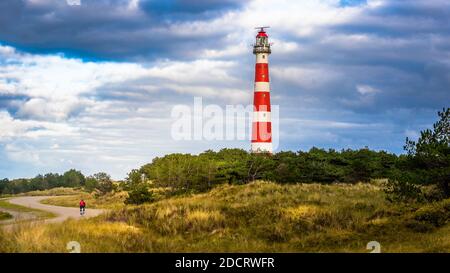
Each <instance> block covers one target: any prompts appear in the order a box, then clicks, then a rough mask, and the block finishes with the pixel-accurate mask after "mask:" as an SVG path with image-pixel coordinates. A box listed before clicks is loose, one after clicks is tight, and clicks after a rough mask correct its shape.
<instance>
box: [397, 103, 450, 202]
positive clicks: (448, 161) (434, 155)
mask: <svg viewBox="0 0 450 273" xmlns="http://www.w3.org/2000/svg"><path fill="white" fill-rule="evenodd" d="M438 116H439V118H440V119H439V120H438V121H437V122H436V123H434V124H433V129H432V130H431V129H426V130H423V131H421V132H420V137H419V139H418V140H417V141H413V140H411V139H409V138H406V144H405V146H404V149H405V151H406V152H407V155H406V157H405V159H404V160H401V161H399V163H400V164H401V165H400V167H399V168H400V170H401V171H402V174H400V175H396V176H394V177H393V178H391V181H390V184H391V187H390V188H388V192H389V189H390V192H389V193H391V194H393V195H399V196H401V195H405V193H404V192H407V193H408V194H410V193H411V191H413V192H414V191H415V192H418V191H417V185H433V186H435V187H436V188H437V189H438V190H439V191H440V194H441V195H442V197H443V198H448V197H450V189H449V182H450V144H449V140H450V108H447V109H445V108H444V109H443V111H442V112H438ZM393 183H396V186H397V188H398V189H397V190H394V187H393V186H392V185H393ZM412 185H413V186H412ZM408 189H411V190H410V191H409V190H408ZM402 192H403V193H402ZM417 198H418V199H420V198H421V196H417Z"/></svg>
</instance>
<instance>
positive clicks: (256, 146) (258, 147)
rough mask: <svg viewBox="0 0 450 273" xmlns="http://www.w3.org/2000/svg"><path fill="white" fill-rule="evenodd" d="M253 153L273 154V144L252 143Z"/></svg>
mask: <svg viewBox="0 0 450 273" xmlns="http://www.w3.org/2000/svg"><path fill="white" fill-rule="evenodd" d="M252 153H272V143H271V142H252Z"/></svg>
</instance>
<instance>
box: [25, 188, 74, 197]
mask: <svg viewBox="0 0 450 273" xmlns="http://www.w3.org/2000/svg"><path fill="white" fill-rule="evenodd" d="M82 192H83V191H82V190H81V189H75V188H62V187H61V188H53V189H49V190H42V191H30V192H26V193H21V194H18V196H61V195H75V194H80V193H82Z"/></svg>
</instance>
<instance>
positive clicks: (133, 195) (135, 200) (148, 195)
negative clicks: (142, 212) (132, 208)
mask: <svg viewBox="0 0 450 273" xmlns="http://www.w3.org/2000/svg"><path fill="white" fill-rule="evenodd" d="M154 200H155V197H154V195H153V192H152V191H150V190H149V188H148V185H147V184H144V183H141V184H137V185H135V186H134V187H133V188H132V189H131V190H130V191H129V192H128V197H127V199H125V204H127V205H130V204H131V205H140V204H143V203H148V202H153V201H154Z"/></svg>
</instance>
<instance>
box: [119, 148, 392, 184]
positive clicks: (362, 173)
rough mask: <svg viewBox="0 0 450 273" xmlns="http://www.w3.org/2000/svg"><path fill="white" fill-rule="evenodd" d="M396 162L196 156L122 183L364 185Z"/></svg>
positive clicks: (322, 154)
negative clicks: (271, 182) (261, 182)
mask: <svg viewBox="0 0 450 273" xmlns="http://www.w3.org/2000/svg"><path fill="white" fill-rule="evenodd" d="M398 161H399V157H398V156H396V155H395V154H391V153H387V152H384V151H380V152H377V151H372V150H369V149H367V148H365V149H360V150H350V149H349V150H342V151H336V150H332V149H330V150H324V149H318V148H312V149H310V150H309V151H308V152H302V151H299V152H279V153H275V154H272V155H271V154H253V153H250V152H247V151H245V150H242V149H223V150H221V151H219V152H214V151H211V150H209V151H206V152H203V153H201V154H199V155H191V154H169V155H166V156H164V157H157V158H155V159H154V160H153V161H152V162H151V163H150V164H147V165H144V166H142V167H141V168H140V169H138V170H133V171H132V172H131V173H130V174H129V176H128V179H127V180H128V181H129V182H130V183H132V184H136V183H139V182H140V181H142V179H143V178H145V179H147V180H151V181H152V183H153V185H154V186H156V187H171V188H174V189H180V190H185V191H190V190H194V191H203V190H208V189H210V188H211V187H213V186H214V185H217V184H222V183H230V184H242V183H247V182H249V181H253V180H257V179H264V180H270V181H274V182H278V183H298V182H303V183H312V182H320V183H333V182H344V183H354V182H360V181H362V182H364V181H369V180H370V179H374V178H386V177H388V176H389V174H390V173H392V172H393V170H394V169H395V168H396V164H397V162H398Z"/></svg>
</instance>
